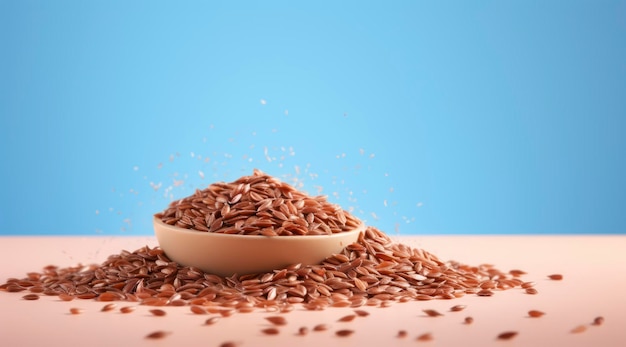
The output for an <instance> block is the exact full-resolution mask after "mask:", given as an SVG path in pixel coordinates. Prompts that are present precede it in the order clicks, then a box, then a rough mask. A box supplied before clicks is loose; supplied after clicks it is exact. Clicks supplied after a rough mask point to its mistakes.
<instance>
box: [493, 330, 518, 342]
mask: <svg viewBox="0 0 626 347" xmlns="http://www.w3.org/2000/svg"><path fill="white" fill-rule="evenodd" d="M517 334H518V333H517V331H505V332H503V333H501V334H500V335H498V340H510V339H512V338H514V337H515V336H517Z"/></svg>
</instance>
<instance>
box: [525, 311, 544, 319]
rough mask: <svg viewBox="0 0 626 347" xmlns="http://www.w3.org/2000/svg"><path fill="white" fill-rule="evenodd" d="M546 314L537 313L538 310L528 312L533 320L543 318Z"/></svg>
mask: <svg viewBox="0 0 626 347" xmlns="http://www.w3.org/2000/svg"><path fill="white" fill-rule="evenodd" d="M544 314H545V313H544V312H541V311H537V310H530V311H528V316H529V317H533V318H538V317H541V316H543V315H544Z"/></svg>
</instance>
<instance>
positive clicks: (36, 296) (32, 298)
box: [22, 294, 39, 300]
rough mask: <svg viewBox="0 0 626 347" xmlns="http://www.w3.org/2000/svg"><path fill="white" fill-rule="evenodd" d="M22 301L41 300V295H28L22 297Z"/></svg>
mask: <svg viewBox="0 0 626 347" xmlns="http://www.w3.org/2000/svg"><path fill="white" fill-rule="evenodd" d="M22 299H24V300H39V295H37V294H26V295H24V296H22Z"/></svg>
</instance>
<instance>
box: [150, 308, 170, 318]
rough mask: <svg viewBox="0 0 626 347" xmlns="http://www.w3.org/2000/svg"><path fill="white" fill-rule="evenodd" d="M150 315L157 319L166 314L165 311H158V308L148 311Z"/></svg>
mask: <svg viewBox="0 0 626 347" xmlns="http://www.w3.org/2000/svg"><path fill="white" fill-rule="evenodd" d="M150 313H152V315H153V316H157V317H162V316H165V315H166V314H167V312H165V311H163V310H161V309H158V308H155V309H152V310H150Z"/></svg>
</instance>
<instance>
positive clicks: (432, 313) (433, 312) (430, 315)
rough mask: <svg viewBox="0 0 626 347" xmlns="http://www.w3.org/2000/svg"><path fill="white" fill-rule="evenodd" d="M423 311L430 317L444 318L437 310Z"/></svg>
mask: <svg viewBox="0 0 626 347" xmlns="http://www.w3.org/2000/svg"><path fill="white" fill-rule="evenodd" d="M422 311H424V313H426V315H427V316H428V317H438V316H443V314H441V313H439V311H436V310H422Z"/></svg>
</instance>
